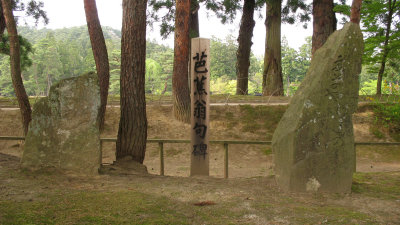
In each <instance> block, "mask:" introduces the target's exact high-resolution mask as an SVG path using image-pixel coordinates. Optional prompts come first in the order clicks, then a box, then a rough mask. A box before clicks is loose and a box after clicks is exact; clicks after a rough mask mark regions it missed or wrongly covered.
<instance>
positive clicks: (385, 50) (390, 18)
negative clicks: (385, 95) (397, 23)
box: [376, 0, 396, 96]
mask: <svg viewBox="0 0 400 225" xmlns="http://www.w3.org/2000/svg"><path fill="white" fill-rule="evenodd" d="M395 5H396V0H393V1H392V0H389V2H388V9H389V12H388V15H387V20H386V22H387V23H386V33H385V43H384V44H383V55H382V61H381V67H380V69H379V72H378V81H377V82H376V95H378V96H380V95H382V79H383V74H384V73H385V66H386V59H387V56H388V54H389V48H388V45H389V39H390V32H391V26H392V21H393V10H394V7H395Z"/></svg>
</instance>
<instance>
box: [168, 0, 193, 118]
mask: <svg viewBox="0 0 400 225" xmlns="http://www.w3.org/2000/svg"><path fill="white" fill-rule="evenodd" d="M189 18H190V0H177V1H176V14H175V47H174V66H173V67H174V68H173V74H172V99H173V112H174V116H175V118H176V119H178V120H179V121H182V122H185V123H189V122H190V90H189V65H188V63H189Z"/></svg>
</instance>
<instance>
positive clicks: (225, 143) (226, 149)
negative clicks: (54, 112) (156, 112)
mask: <svg viewBox="0 0 400 225" xmlns="http://www.w3.org/2000/svg"><path fill="white" fill-rule="evenodd" d="M1 140H8V141H10V140H16V141H21V140H25V137H16V136H0V141H1ZM116 141H117V139H116V138H101V139H100V148H101V149H102V146H103V143H104V142H116ZM147 143H158V147H159V153H160V175H161V176H164V143H171V144H179V143H181V144H190V140H174V139H147ZM271 143H272V142H271V141H228V140H211V141H210V144H221V145H223V146H224V178H228V175H229V174H228V169H229V163H228V155H229V145H237V144H244V145H271ZM360 145H385V146H391V145H393V146H394V145H400V142H354V146H360Z"/></svg>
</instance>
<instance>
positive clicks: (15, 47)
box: [1, 0, 32, 135]
mask: <svg viewBox="0 0 400 225" xmlns="http://www.w3.org/2000/svg"><path fill="white" fill-rule="evenodd" d="M1 3H2V7H3V14H4V18H5V21H6V27H7V32H8V36H9V40H10V64H11V78H12V83H13V86H14V91H15V95H16V96H17V99H18V105H19V108H20V110H21V115H22V125H23V128H24V134H25V135H26V134H27V133H28V128H29V123H30V122H31V114H32V110H31V105H30V104H29V98H28V95H27V94H26V91H25V87H24V83H23V81H22V78H21V62H20V61H21V56H20V46H19V39H18V32H17V26H16V23H15V19H14V15H13V12H12V8H11V1H10V0H1Z"/></svg>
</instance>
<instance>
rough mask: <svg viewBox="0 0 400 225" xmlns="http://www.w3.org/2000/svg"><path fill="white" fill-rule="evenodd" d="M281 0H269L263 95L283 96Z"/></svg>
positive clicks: (266, 20)
mask: <svg viewBox="0 0 400 225" xmlns="http://www.w3.org/2000/svg"><path fill="white" fill-rule="evenodd" d="M281 7H282V3H281V1H280V0H270V1H267V16H266V19H265V27H266V31H267V34H266V41H265V55H264V71H263V95H264V96H271V95H273V96H283V80H282V79H283V78H282V63H281Z"/></svg>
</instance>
